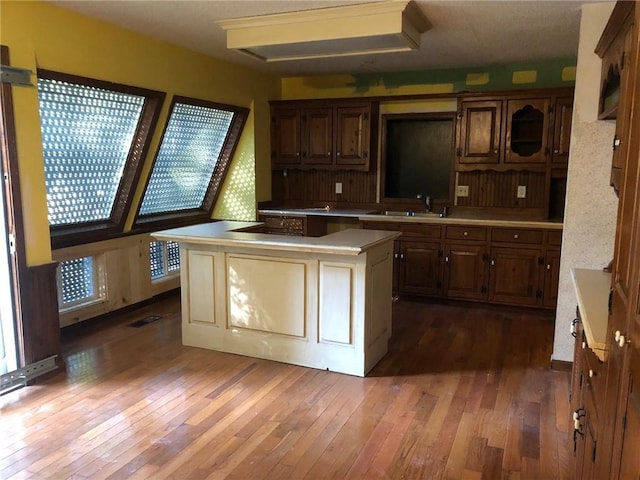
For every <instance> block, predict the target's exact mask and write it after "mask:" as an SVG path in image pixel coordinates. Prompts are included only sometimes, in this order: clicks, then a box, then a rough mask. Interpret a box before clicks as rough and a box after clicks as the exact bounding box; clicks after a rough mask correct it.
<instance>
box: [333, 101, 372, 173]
mask: <svg viewBox="0 0 640 480" xmlns="http://www.w3.org/2000/svg"><path fill="white" fill-rule="evenodd" d="M370 112H371V107H370V106H364V105H363V106H357V107H338V108H337V109H336V153H335V156H336V161H335V163H336V165H355V166H361V167H367V166H368V165H369V116H370Z"/></svg>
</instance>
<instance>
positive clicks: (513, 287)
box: [489, 247, 542, 305]
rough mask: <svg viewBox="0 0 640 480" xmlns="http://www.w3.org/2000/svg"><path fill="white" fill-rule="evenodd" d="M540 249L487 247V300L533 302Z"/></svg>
mask: <svg viewBox="0 0 640 480" xmlns="http://www.w3.org/2000/svg"><path fill="white" fill-rule="evenodd" d="M540 258H541V251H540V250H539V249H532V248H504V247H497V248H492V249H491V273H490V276H489V300H491V301H494V302H498V303H508V304H517V305H536V304H537V303H538V299H539V298H541V297H542V293H541V292H540V290H539V284H540V274H539V272H540V264H539V259H540Z"/></svg>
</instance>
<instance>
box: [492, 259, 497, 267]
mask: <svg viewBox="0 0 640 480" xmlns="http://www.w3.org/2000/svg"><path fill="white" fill-rule="evenodd" d="M495 264H496V261H495V260H494V259H493V258H492V259H491V266H492V267H493V266H495Z"/></svg>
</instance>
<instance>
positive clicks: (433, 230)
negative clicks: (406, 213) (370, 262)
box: [396, 223, 442, 239]
mask: <svg viewBox="0 0 640 480" xmlns="http://www.w3.org/2000/svg"><path fill="white" fill-rule="evenodd" d="M396 227H397V230H400V231H401V232H402V236H403V237H422V238H434V239H435V238H438V239H439V238H440V237H441V235H442V227H441V226H440V225H425V224H420V223H402V224H396Z"/></svg>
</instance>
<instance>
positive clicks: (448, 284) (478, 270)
mask: <svg viewBox="0 0 640 480" xmlns="http://www.w3.org/2000/svg"><path fill="white" fill-rule="evenodd" d="M485 258H486V254H485V248H484V246H482V245H465V244H454V245H447V246H446V248H445V254H444V282H443V286H444V295H445V296H446V297H449V298H464V299H471V300H482V299H484V298H485V297H486V290H487V288H486V283H485V278H486V275H485V267H486V262H485Z"/></svg>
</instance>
